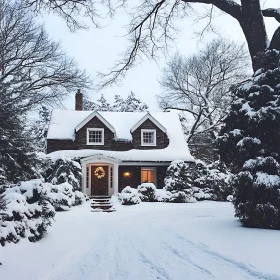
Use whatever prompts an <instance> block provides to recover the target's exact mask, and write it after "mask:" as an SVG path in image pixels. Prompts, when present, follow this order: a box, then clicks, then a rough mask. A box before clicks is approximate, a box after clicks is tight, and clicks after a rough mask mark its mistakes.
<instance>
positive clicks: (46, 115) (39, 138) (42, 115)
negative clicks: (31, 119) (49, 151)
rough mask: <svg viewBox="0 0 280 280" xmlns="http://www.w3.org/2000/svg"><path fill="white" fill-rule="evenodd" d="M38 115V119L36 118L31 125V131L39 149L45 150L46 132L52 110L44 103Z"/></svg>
mask: <svg viewBox="0 0 280 280" xmlns="http://www.w3.org/2000/svg"><path fill="white" fill-rule="evenodd" d="M38 115H39V116H38V120H36V121H35V123H34V125H33V126H32V127H31V133H32V137H33V138H34V140H35V143H36V146H37V147H38V150H39V151H44V150H45V148H46V136H47V135H46V134H47V130H48V126H49V122H50V117H51V112H50V110H49V109H48V108H47V107H46V106H44V105H42V106H41V108H40V109H39V114H38Z"/></svg>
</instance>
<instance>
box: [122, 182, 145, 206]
mask: <svg viewBox="0 0 280 280" xmlns="http://www.w3.org/2000/svg"><path fill="white" fill-rule="evenodd" d="M118 196H119V200H120V202H121V204H122V205H134V204H139V203H140V202H141V200H140V198H139V194H138V191H137V190H136V189H133V188H131V187H129V186H127V187H125V188H124V189H123V190H122V191H121V193H119V195H118Z"/></svg>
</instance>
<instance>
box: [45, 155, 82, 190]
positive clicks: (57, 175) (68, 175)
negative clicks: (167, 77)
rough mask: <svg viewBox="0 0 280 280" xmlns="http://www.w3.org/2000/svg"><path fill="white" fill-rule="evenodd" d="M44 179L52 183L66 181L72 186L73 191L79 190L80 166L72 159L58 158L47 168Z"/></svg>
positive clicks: (80, 179)
mask: <svg viewBox="0 0 280 280" xmlns="http://www.w3.org/2000/svg"><path fill="white" fill-rule="evenodd" d="M46 181H47V182H51V183H52V184H54V185H56V184H62V183H65V182H68V183H69V184H70V185H71V186H72V187H73V191H81V181H82V170H81V166H80V164H79V163H78V162H76V161H74V160H71V159H68V158H59V159H57V160H56V161H55V162H54V163H53V165H52V166H51V168H50V169H49V170H48V172H47V175H46Z"/></svg>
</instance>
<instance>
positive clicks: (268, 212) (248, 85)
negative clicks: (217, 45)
mask: <svg viewBox="0 0 280 280" xmlns="http://www.w3.org/2000/svg"><path fill="white" fill-rule="evenodd" d="M262 62H263V63H262V65H264V68H262V69H259V70H258V71H256V73H255V74H254V76H253V77H252V78H251V79H250V80H249V81H246V82H245V83H244V84H243V85H239V86H236V87H235V88H233V93H234V94H235V96H236V97H237V100H236V101H235V102H234V103H233V105H232V106H231V111H230V113H229V115H228V117H227V118H226V119H225V121H224V123H225V125H224V127H223V128H222V130H221V133H220V137H219V139H218V149H219V151H220V156H221V159H222V160H223V161H224V162H225V163H226V164H227V166H229V167H230V168H231V170H232V171H233V172H234V173H235V175H234V178H233V180H232V185H233V188H234V194H233V195H234V197H233V204H234V207H235V212H236V216H237V217H238V218H239V219H240V221H241V222H242V224H243V225H244V226H248V227H259V228H271V229H280V165H279V164H280V145H279V139H280V129H279V128H280V86H279V85H280V67H279V66H280V52H278V51H276V50H268V51H267V52H266V53H265V54H263V57H262Z"/></svg>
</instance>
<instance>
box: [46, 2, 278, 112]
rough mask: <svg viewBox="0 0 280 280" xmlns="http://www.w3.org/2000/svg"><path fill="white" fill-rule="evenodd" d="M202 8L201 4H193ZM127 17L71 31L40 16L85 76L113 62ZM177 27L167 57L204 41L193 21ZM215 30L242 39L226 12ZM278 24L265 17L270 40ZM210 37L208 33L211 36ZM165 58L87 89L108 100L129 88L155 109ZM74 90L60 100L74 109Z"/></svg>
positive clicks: (186, 51) (120, 47) (121, 43)
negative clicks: (105, 85) (111, 83)
mask: <svg viewBox="0 0 280 280" xmlns="http://www.w3.org/2000/svg"><path fill="white" fill-rule="evenodd" d="M264 2H266V5H265V7H271V8H272V7H275V8H279V0H267V1H264ZM197 7H199V9H202V8H203V6H201V5H199V6H197ZM128 20H129V19H128V17H126V16H125V15H124V14H117V15H116V17H115V19H113V20H107V21H106V22H104V25H106V26H104V27H103V28H102V29H95V28H90V29H88V30H80V31H77V32H75V33H71V32H70V31H69V30H68V28H67V26H66V24H65V23H64V22H63V20H61V19H60V18H57V17H55V16H49V17H47V18H45V19H44V21H45V24H46V29H47V31H48V33H49V35H50V36H51V37H52V38H53V39H54V40H56V41H60V42H61V45H62V47H63V48H64V49H65V50H66V52H67V54H68V55H69V56H70V57H73V58H74V59H75V60H76V61H77V62H78V64H79V66H80V67H81V68H83V69H86V71H87V72H88V74H89V75H91V76H92V77H93V79H94V78H95V77H96V74H97V72H108V69H110V67H111V66H112V65H113V64H114V62H115V60H116V59H117V58H118V54H120V53H121V52H122V51H123V50H124V48H125V46H126V44H127V42H126V39H125V38H124V35H125V31H126V30H125V28H124V26H125V25H126V24H127V23H128ZM178 24H179V27H180V29H181V32H180V35H179V36H178V39H177V40H176V44H175V45H174V46H173V48H172V49H170V52H169V55H170V56H171V55H172V54H174V53H175V52H176V51H178V52H180V53H181V54H183V55H190V54H193V53H195V51H196V49H197V48H199V47H201V46H202V45H203V43H204V42H205V41H206V40H209V39H210V38H211V37H210V36H208V37H207V38H205V39H204V41H202V42H199V40H198V38H196V36H195V34H194V33H193V31H194V30H198V29H199V25H197V24H195V25H194V23H193V21H191V20H190V19H186V20H184V21H183V22H179V23H178ZM215 25H216V27H218V28H219V31H220V32H221V33H223V34H225V35H226V36H228V37H229V38H231V39H234V40H238V41H240V42H245V39H244V35H243V33H242V30H241V28H240V26H239V24H238V22H237V21H236V20H234V19H233V18H231V17H230V16H228V15H221V16H219V17H218V18H216V20H215ZM278 26H279V23H277V22H276V21H275V20H274V19H266V27H267V32H268V35H269V39H271V37H272V34H273V32H274V31H275V29H276V28H277V27H278ZM211 36H212V35H211ZM166 59H168V57H162V58H161V59H160V60H159V61H158V63H157V64H156V63H155V62H152V61H148V60H145V61H143V63H142V64H140V65H138V66H136V67H135V68H134V69H132V70H130V72H129V73H128V75H127V76H126V78H125V79H124V80H123V81H122V85H121V86H113V87H109V88H106V89H104V90H102V91H99V92H95V91H93V92H90V93H89V94H90V98H91V99H92V100H94V99H96V98H98V97H99V96H100V94H101V93H102V94H104V96H105V97H106V98H107V99H108V100H112V99H113V96H114V95H115V94H119V95H121V96H122V97H124V98H125V97H126V96H127V95H128V94H129V93H130V91H133V92H134V93H135V94H136V95H137V96H139V97H140V98H141V100H142V101H144V102H146V103H147V104H148V105H149V107H150V109H151V110H158V107H157V102H156V94H159V93H160V91H161V88H160V85H159V83H158V80H159V79H160V76H161V69H162V67H164V65H165V61H166ZM74 94H75V93H74V92H73V93H72V94H71V96H70V97H69V98H67V100H65V102H64V106H65V107H66V108H67V109H74Z"/></svg>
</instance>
